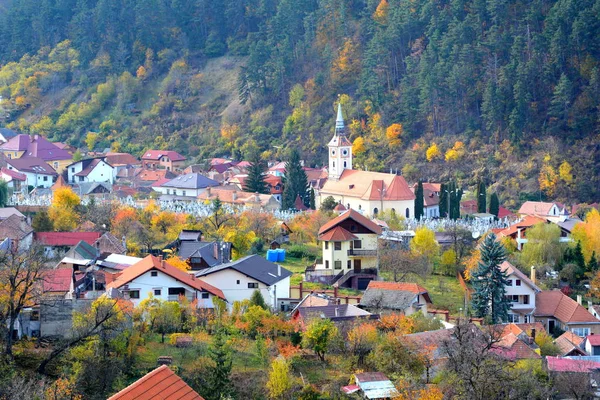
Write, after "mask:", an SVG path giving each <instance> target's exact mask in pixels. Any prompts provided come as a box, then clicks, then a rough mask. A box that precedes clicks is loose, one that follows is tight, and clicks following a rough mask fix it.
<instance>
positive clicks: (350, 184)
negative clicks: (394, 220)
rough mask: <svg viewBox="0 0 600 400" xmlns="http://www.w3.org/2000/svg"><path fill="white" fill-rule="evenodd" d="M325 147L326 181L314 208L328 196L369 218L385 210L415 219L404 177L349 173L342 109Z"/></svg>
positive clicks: (349, 156)
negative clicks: (326, 152) (326, 158)
mask: <svg viewBox="0 0 600 400" xmlns="http://www.w3.org/2000/svg"><path fill="white" fill-rule="evenodd" d="M328 147H329V169H328V172H329V177H328V179H327V182H325V184H324V185H323V188H322V189H320V190H319V191H318V193H317V194H318V196H316V197H317V200H318V201H317V202H318V204H317V205H319V206H320V205H321V203H322V202H323V201H324V200H325V199H326V198H327V197H329V196H331V197H333V198H334V200H336V201H337V202H338V203H342V204H344V206H345V207H346V208H347V209H350V208H353V209H355V210H358V211H360V212H363V213H365V214H368V215H371V216H376V215H377V214H378V213H379V212H380V211H384V210H387V211H392V212H396V213H398V215H402V216H403V217H406V218H412V217H414V200H415V195H414V193H413V192H412V191H411V190H410V187H409V186H408V184H407V183H406V180H404V177H402V176H399V175H395V174H386V173H381V172H369V171H359V170H354V169H352V143H351V142H350V140H349V139H348V138H347V136H346V129H345V127H344V119H343V117H342V109H341V106H338V114H337V120H336V124H335V133H334V135H333V138H332V139H331V141H330V142H329V144H328Z"/></svg>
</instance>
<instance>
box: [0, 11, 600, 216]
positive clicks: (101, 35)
mask: <svg viewBox="0 0 600 400" xmlns="http://www.w3.org/2000/svg"><path fill="white" fill-rule="evenodd" d="M2 6H3V8H0V10H1V11H0V22H1V23H0V63H1V65H2V67H1V69H0V96H2V100H1V103H0V111H1V112H0V115H1V116H2V118H1V119H0V123H1V124H2V125H4V126H7V127H10V128H13V129H18V130H20V131H22V132H26V133H27V132H30V133H39V134H42V135H45V136H47V137H48V138H50V139H51V140H57V141H58V140H60V141H66V142H68V143H70V144H73V145H76V146H81V147H83V148H89V149H92V150H93V149H103V148H107V147H111V148H112V149H113V150H115V151H127V152H131V153H132V154H135V155H138V156H139V155H140V154H141V153H142V152H143V151H144V150H145V149H147V148H151V147H158V148H169V149H172V150H176V151H179V152H182V153H183V154H185V155H186V156H188V157H189V158H190V159H191V160H193V161H196V162H202V161H203V160H205V159H207V158H208V157H214V156H231V157H234V158H238V159H241V158H250V157H252V156H253V155H256V154H259V155H261V156H262V157H263V158H264V159H265V160H272V159H277V158H281V157H282V156H283V154H282V152H283V151H284V150H285V149H286V148H289V147H290V146H292V147H295V148H298V149H299V150H300V152H301V154H302V157H303V158H304V159H305V161H306V162H307V164H308V165H312V166H319V165H323V163H324V161H325V157H326V151H325V145H326V143H327V142H328V141H329V139H330V136H331V135H332V133H333V125H334V124H333V121H334V110H335V108H334V106H335V104H336V103H337V102H341V103H342V106H343V109H344V114H345V117H346V125H347V128H348V133H349V136H350V139H351V140H352V142H353V144H354V149H353V151H354V154H355V160H356V161H355V165H356V166H357V167H359V168H365V169H369V170H380V171H386V172H389V171H390V170H391V171H394V172H398V173H402V174H403V175H405V177H406V178H407V179H408V180H409V181H416V180H418V179H424V180H432V181H447V180H450V179H454V180H456V181H457V182H459V184H460V185H462V186H463V187H465V188H468V187H474V185H475V184H476V182H478V181H484V182H486V183H487V184H489V185H490V186H492V188H491V192H496V193H498V194H499V197H500V199H501V202H502V203H503V204H504V205H506V206H509V207H511V206H512V207H515V206H517V205H518V204H519V202H521V201H523V200H526V199H538V200H539V199H540V198H542V199H543V198H552V199H555V200H560V201H563V202H565V203H568V204H572V203H577V202H588V203H591V202H593V201H595V200H597V199H598V197H599V195H600V162H599V160H600V138H599V132H598V127H599V121H600V40H599V39H600V19H599V18H598V15H600V0H577V1H576V0H558V1H555V0H533V1H527V2H525V1H520V0H306V1H301V2H297V1H293V0H228V1H221V2H215V1H210V0H12V1H6V2H4V4H3V5H2Z"/></svg>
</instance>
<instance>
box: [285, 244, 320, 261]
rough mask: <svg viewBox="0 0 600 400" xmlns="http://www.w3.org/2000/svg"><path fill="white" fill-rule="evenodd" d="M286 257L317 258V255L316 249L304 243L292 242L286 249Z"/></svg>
mask: <svg viewBox="0 0 600 400" xmlns="http://www.w3.org/2000/svg"><path fill="white" fill-rule="evenodd" d="M286 251H287V255H288V257H293V258H317V257H319V253H318V251H316V250H314V249H312V248H310V247H308V246H306V245H304V244H294V245H292V246H290V247H288V248H287V249H286Z"/></svg>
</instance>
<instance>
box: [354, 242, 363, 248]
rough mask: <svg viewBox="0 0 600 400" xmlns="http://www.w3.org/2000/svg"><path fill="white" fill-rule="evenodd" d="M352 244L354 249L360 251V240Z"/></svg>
mask: <svg viewBox="0 0 600 400" xmlns="http://www.w3.org/2000/svg"><path fill="white" fill-rule="evenodd" d="M353 244H354V248H355V249H362V240H355V241H354V242H353Z"/></svg>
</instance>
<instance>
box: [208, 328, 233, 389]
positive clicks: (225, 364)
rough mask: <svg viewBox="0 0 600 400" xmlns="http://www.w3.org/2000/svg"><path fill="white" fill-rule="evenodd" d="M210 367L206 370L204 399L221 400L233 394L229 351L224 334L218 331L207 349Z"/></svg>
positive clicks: (220, 330)
mask: <svg viewBox="0 0 600 400" xmlns="http://www.w3.org/2000/svg"><path fill="white" fill-rule="evenodd" d="M209 357H210V359H211V360H212V365H211V366H210V367H209V368H208V376H207V387H206V391H205V394H204V397H205V398H206V399H207V400H221V399H223V398H228V396H233V395H234V394H235V391H234V388H233V384H232V382H231V366H232V360H231V349H230V348H229V346H228V345H227V343H226V338H225V333H224V332H223V330H222V329H218V330H217V332H215V335H214V336H213V344H212V346H211V348H210V349H209Z"/></svg>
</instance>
